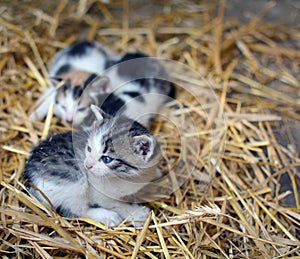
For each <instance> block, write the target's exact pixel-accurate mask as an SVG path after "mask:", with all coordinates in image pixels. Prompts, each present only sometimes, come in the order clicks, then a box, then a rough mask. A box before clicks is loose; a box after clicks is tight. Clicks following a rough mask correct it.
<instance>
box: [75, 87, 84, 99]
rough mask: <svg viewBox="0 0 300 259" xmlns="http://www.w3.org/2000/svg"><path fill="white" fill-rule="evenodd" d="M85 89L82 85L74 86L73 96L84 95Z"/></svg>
mask: <svg viewBox="0 0 300 259" xmlns="http://www.w3.org/2000/svg"><path fill="white" fill-rule="evenodd" d="M82 92H83V89H82V87H81V86H80V85H76V86H74V87H73V98H74V99H78V98H79V97H80V96H81V95H82Z"/></svg>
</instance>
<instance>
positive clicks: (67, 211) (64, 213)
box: [56, 206, 76, 218]
mask: <svg viewBox="0 0 300 259" xmlns="http://www.w3.org/2000/svg"><path fill="white" fill-rule="evenodd" d="M56 212H57V213H58V214H59V215H61V216H63V217H67V218H74V217H76V215H74V214H73V213H71V211H70V209H67V208H63V207H62V206H58V207H57V208H56Z"/></svg>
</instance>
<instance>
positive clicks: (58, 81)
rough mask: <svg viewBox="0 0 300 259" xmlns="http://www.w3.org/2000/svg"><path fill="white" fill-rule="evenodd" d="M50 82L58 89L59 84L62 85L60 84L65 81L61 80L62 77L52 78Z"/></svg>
mask: <svg viewBox="0 0 300 259" xmlns="http://www.w3.org/2000/svg"><path fill="white" fill-rule="evenodd" d="M49 80H50V83H51V84H52V85H53V86H54V87H56V86H57V85H58V84H60V83H61V82H62V81H63V79H62V78H60V77H50V78H49Z"/></svg>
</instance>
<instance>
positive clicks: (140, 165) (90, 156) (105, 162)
mask: <svg viewBox="0 0 300 259" xmlns="http://www.w3.org/2000/svg"><path fill="white" fill-rule="evenodd" d="M99 110H100V109H99ZM101 112H102V111H101ZM101 114H103V112H102V113H100V112H99V116H98V122H96V123H95V125H94V129H93V130H92V131H91V134H90V137H89V138H88V142H87V145H86V148H85V162H84V165H85V168H86V169H87V171H88V172H89V173H91V174H93V175H96V176H120V177H133V176H135V175H138V174H140V173H141V172H142V171H143V170H144V169H147V168H150V167H153V166H154V160H155V159H154V158H156V154H155V153H159V152H157V147H158V144H157V142H156V139H155V138H154V136H153V135H152V134H151V133H150V132H149V131H148V130H146V129H145V128H144V127H143V126H141V125H140V124H138V123H136V122H134V121H132V120H130V119H128V118H126V117H121V116H117V117H111V116H109V115H105V116H106V118H103V117H102V118H101V116H102V115H101ZM107 117H108V118H107Z"/></svg>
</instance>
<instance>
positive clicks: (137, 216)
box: [131, 207, 150, 228]
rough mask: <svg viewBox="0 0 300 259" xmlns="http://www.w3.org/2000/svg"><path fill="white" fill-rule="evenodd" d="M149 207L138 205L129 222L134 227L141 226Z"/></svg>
mask: <svg viewBox="0 0 300 259" xmlns="http://www.w3.org/2000/svg"><path fill="white" fill-rule="evenodd" d="M149 211H150V209H149V208H147V207H139V208H138V209H137V210H136V211H135V212H134V214H133V215H132V218H131V223H132V224H133V226H134V227H137V228H139V227H142V226H143V225H144V222H145V220H146V218H147V216H148V213H149Z"/></svg>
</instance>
